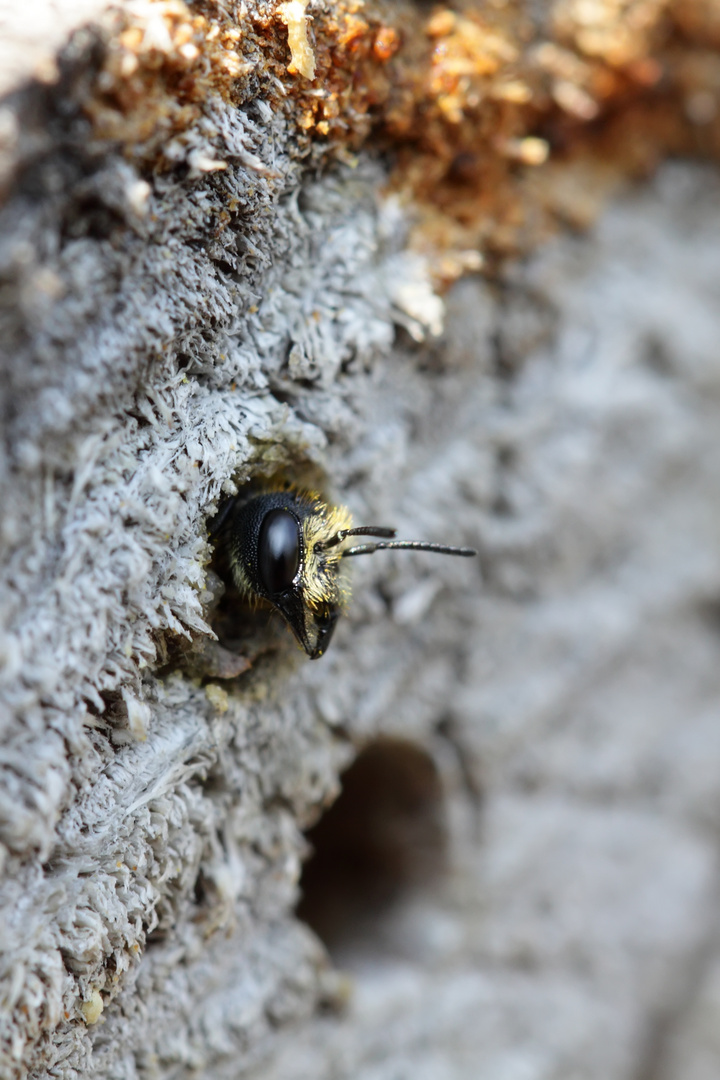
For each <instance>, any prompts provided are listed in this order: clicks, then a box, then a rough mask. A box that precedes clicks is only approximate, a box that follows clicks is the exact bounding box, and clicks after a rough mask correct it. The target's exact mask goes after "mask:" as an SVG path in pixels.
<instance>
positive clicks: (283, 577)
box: [258, 510, 300, 596]
mask: <svg viewBox="0 0 720 1080" xmlns="http://www.w3.org/2000/svg"><path fill="white" fill-rule="evenodd" d="M299 566H300V528H299V526H298V523H297V520H296V518H295V517H294V516H293V515H292V514H291V513H290V511H289V510H270V511H268V513H267V514H266V515H265V517H264V518H263V523H262V525H261V526H260V535H259V537H258V575H259V578H260V583H261V585H262V586H263V588H264V589H265V590H266V592H267V593H268V595H269V596H275V595H277V594H278V593H283V592H286V591H287V590H288V589H289V588H290V586H291V585H292V583H293V581H294V580H295V575H296V574H297V572H298V567H299Z"/></svg>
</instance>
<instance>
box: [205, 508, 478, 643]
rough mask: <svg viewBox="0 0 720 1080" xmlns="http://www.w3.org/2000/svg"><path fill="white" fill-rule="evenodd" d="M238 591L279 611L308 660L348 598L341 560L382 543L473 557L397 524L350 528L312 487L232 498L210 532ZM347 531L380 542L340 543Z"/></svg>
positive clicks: (346, 515)
mask: <svg viewBox="0 0 720 1080" xmlns="http://www.w3.org/2000/svg"><path fill="white" fill-rule="evenodd" d="M213 535H214V538H215V539H217V540H218V541H219V543H220V545H221V548H222V549H223V551H224V554H225V556H226V557H227V560H228V562H229V566H230V570H231V572H232V576H233V580H234V582H235V584H236V586H237V587H238V589H239V590H240V592H241V593H242V594H243V595H244V596H246V597H248V598H250V599H259V600H265V601H267V602H268V603H270V604H272V606H273V607H274V608H275V609H276V610H277V611H279V612H280V614H281V615H282V616H283V618H284V619H285V622H286V623H287V624H288V626H289V627H290V629H291V630H292V632H293V634H294V635H295V637H296V638H297V640H298V641H299V642H300V644H301V645H302V647H303V649H304V650H305V652H306V653H307V654H308V656H309V657H310V659H311V660H317V658H318V657H319V656H322V655H323V653H324V652H325V650H326V649H327V647H328V645H329V644H330V639H331V638H332V635H333V631H334V629H335V624H336V622H337V620H338V616H339V615H340V613H341V611H342V610H343V608H344V607H345V605H346V603H347V600H348V598H349V589H348V588H347V586H346V584H345V582H344V579H343V575H342V573H341V560H342V559H343V558H347V557H348V556H350V555H369V554H372V552H374V551H379V550H381V549H384V548H402V549H404V550H406V551H407V550H415V551H434V552H436V553H437V554H440V555H476V554H477V552H476V551H475V550H474V549H473V548H461V547H448V546H447V545H445V544H430V543H426V542H425V541H423V540H394V539H393V537H394V536H395V530H394V529H388V528H384V527H382V526H376V525H361V526H359V527H358V528H353V525H352V517H351V515H350V512H349V510H346V508H345V507H344V506H329V505H328V504H327V503H326V502H324V500H323V499H322V498H321V497H320V496H319V495H317V494H315V492H312V491H296V490H293V489H292V488H288V489H286V490H281V491H266V492H261V493H258V494H252V493H251V494H247V495H245V496H242V495H240V496H238V497H237V498H235V499H233V500H232V501H231V502H229V503H228V504H227V505H226V506H225V509H224V510H223V511H221V513H220V517H219V519H218V522H217V524H216V526H215V529H214V532H213ZM351 536H373V537H381V538H382V539H380V540H376V541H373V542H372V543H363V544H360V545H357V546H354V547H350V548H346V547H344V543H345V541H346V540H347V539H348V538H349V537H351Z"/></svg>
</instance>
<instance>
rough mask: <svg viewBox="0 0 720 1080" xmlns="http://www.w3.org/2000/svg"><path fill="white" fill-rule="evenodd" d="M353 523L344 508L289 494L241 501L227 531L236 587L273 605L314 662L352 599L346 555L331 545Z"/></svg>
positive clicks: (304, 494)
mask: <svg viewBox="0 0 720 1080" xmlns="http://www.w3.org/2000/svg"><path fill="white" fill-rule="evenodd" d="M350 524H351V518H350V514H349V512H348V511H347V510H345V508H344V507H332V506H328V505H327V503H325V502H324V501H323V500H322V499H321V498H320V497H319V496H318V495H315V494H314V493H312V492H299V491H293V490H289V491H270V492H266V493H264V494H260V495H255V496H253V497H251V498H249V499H248V500H247V501H245V502H239V503H236V504H235V505H234V506H232V507H231V510H230V514H229V517H228V520H227V522H226V523H223V526H222V530H223V534H224V535H225V536H227V543H228V548H229V555H230V566H231V570H232V575H233V578H234V580H235V584H236V585H237V586H238V588H239V589H240V591H241V592H242V593H244V594H245V595H246V596H250V597H255V598H260V599H262V600H266V601H268V602H269V603H270V604H272V605H273V607H275V608H276V609H277V610H278V611H279V612H280V614H281V615H282V616H283V618H284V619H285V621H286V622H287V624H288V626H289V627H290V629H291V630H292V632H293V634H294V635H295V637H296V638H297V640H298V641H299V642H300V644H301V645H302V647H303V649H304V650H305V652H306V653H307V654H308V656H309V657H310V658H311V659H312V660H315V659H317V658H318V657H320V656H322V655H323V653H324V652H325V650H326V649H327V647H328V645H329V644H330V639H331V638H332V635H333V631H334V629H335V624H336V622H337V619H338V616H339V615H340V612H341V611H342V609H343V607H344V605H345V601H346V599H347V593H346V590H345V588H344V587H343V584H342V581H341V575H340V560H341V557H342V552H341V549H340V547H339V546H338V545H337V544H331V546H329V547H326V544H327V543H328V542H329V541H332V540H333V538H334V537H335V536H336V535H337V534H338V532H342V530H343V529H347V528H349V527H350Z"/></svg>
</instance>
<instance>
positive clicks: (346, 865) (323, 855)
mask: <svg viewBox="0 0 720 1080" xmlns="http://www.w3.org/2000/svg"><path fill="white" fill-rule="evenodd" d="M307 839H308V841H309V843H310V845H311V847H312V852H313V853H312V855H311V856H310V858H309V859H308V861H307V863H306V865H305V868H304V871H303V875H302V880H301V891H302V897H301V900H300V903H299V905H298V908H297V914H298V917H299V918H301V919H303V920H304V921H305V922H306V923H308V924H309V925H310V926H311V927H312V929H313V930H314V931H315V932H316V933H317V935H318V936H319V937H320V938H321V939H322V941H323V942H324V943H325V945H326V946H327V947H328V949H330V950H331V951H334V950H336V949H337V948H338V947H340V946H344V945H346V944H351V943H353V942H355V941H357V940H358V939H359V938H364V939H365V940H366V941H368V940H371V939H372V937H373V931H374V930H376V929H377V928H378V927H379V925H380V923H381V921H382V917H383V915H385V914H386V913H388V912H390V911H391V910H394V909H395V908H396V907H397V905H398V904H399V903H401V902H402V900H403V898H405V897H407V896H408V895H409V894H412V893H414V892H415V891H416V890H418V889H421V888H422V889H424V888H428V887H430V886H431V885H432V884H434V883H435V882H436V881H437V880H438V878H439V877H440V875H441V874H442V871H443V869H444V865H445V847H446V835H445V827H444V820H443V805H442V789H441V784H440V777H439V775H438V772H437V769H436V767H435V764H434V762H433V760H432V758H431V757H430V756H429V755H428V754H427V753H426V752H425V751H424V750H422V749H421V748H419V747H417V746H415V745H414V744H413V743H410V742H406V741H404V740H400V739H380V740H377V741H376V742H373V743H371V744H370V745H369V746H368V747H366V748H365V749H364V750H363V751H362V752H361V753H360V755H359V756H358V758H357V759H356V761H355V762H354V763H353V765H351V767H350V768H349V769H348V770H347V772H346V773H345V774H344V776H343V778H342V791H341V794H340V796H339V797H338V799H337V801H336V802H335V803H334V804H333V806H331V807H330V809H329V810H328V811H327V812H326V813H325V814H324V815H323V816H322V818H321V819H320V820H319V821H318V823H317V825H315V826H314V827H313V828H312V829H311V830H310V831H309V832H308V834H307Z"/></svg>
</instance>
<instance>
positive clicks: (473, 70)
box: [84, 0, 720, 284]
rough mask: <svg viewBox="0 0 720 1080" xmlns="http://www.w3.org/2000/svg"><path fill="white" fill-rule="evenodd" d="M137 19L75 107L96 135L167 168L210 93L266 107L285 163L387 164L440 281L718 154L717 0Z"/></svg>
mask: <svg viewBox="0 0 720 1080" xmlns="http://www.w3.org/2000/svg"><path fill="white" fill-rule="evenodd" d="M139 10H142V12H143V14H142V16H141V15H138V14H136V15H133V16H130V15H127V14H118V15H117V16H116V17H115V24H114V26H113V29H112V30H111V32H109V33H108V35H107V38H106V41H105V44H104V57H103V60H102V63H101V67H100V70H99V72H98V75H97V78H96V80H95V82H94V85H93V87H92V91H91V92H90V93H89V94H88V95H87V97H86V100H85V101H84V109H85V112H86V113H87V115H88V116H90V117H91V119H92V122H93V128H94V131H95V135H96V137H97V138H98V139H99V140H111V141H114V142H118V143H120V144H121V145H122V147H123V149H124V152H125V153H126V154H127V155H128V156H129V157H130V158H131V159H133V160H134V161H135V162H136V163H137V164H138V165H139V166H140V167H141V168H142V169H144V170H147V171H153V170H160V171H162V170H165V169H168V168H172V167H173V155H172V152H169V149H168V148H172V145H173V139H176V138H177V137H182V136H183V133H186V132H188V131H189V130H191V129H192V127H193V125H196V124H198V122H200V120H201V118H202V116H203V113H204V110H205V109H206V107H207V103H208V102H209V101H210V100H211V99H212V96H213V95H215V94H219V95H220V96H221V97H223V98H224V99H225V100H229V101H231V102H237V103H241V102H247V101H248V100H250V99H252V98H255V97H259V98H262V99H264V100H265V101H266V102H268V103H269V104H270V106H271V107H272V108H273V109H274V110H280V111H282V112H283V113H284V114H285V116H286V117H287V118H288V120H289V122H290V123H291V124H293V125H294V127H295V132H296V134H295V144H296V146H297V152H298V155H301V156H303V157H305V156H307V155H308V154H310V155H311V156H314V157H315V158H317V157H322V156H329V157H333V156H335V157H338V156H339V157H340V158H341V159H343V158H344V159H345V160H352V154H353V152H355V151H356V150H357V149H358V148H359V147H360V146H362V145H365V146H372V147H374V148H376V149H377V150H379V151H381V152H383V153H384V154H386V155H388V158H389V160H390V162H391V164H392V171H391V178H390V189H391V190H392V191H394V192H395V193H397V195H398V196H399V197H400V198H401V199H402V200H403V201H404V202H405V204H406V205H407V206H408V207H409V208H410V212H411V215H412V217H413V219H414V221H415V225H414V230H413V234H412V239H411V242H412V244H413V246H415V247H416V248H419V249H421V250H423V251H425V252H426V253H427V254H428V255H430V257H431V260H432V265H433V267H434V270H435V276H436V279H437V282H438V284H442V283H447V282H449V281H452V280H453V279H454V278H456V277H457V276H459V275H460V274H462V273H463V272H465V271H466V270H468V269H477V268H478V267H479V266H480V265H481V264H482V263H483V262H484V263H486V264H488V263H489V264H490V265H492V262H493V260H495V259H497V258H501V257H503V256H505V255H507V254H516V253H521V252H523V251H525V250H528V249H529V248H530V247H531V246H533V245H535V244H536V243H538V242H539V241H540V240H541V239H542V238H543V237H544V236H545V235H547V233H548V232H549V231H551V230H552V229H553V228H554V227H555V226H556V223H557V221H558V220H562V221H564V222H566V223H569V224H570V225H572V226H574V227H585V226H587V225H588V224H589V223H591V222H592V221H593V220H594V218H595V216H596V214H597V212H598V210H599V209H600V207H601V206H602V205H603V202H604V199H605V197H606V195H607V192H608V191H609V190H611V189H612V188H614V186H615V185H616V184H617V183H618V182H620V181H622V180H624V179H627V178H628V177H635V176H641V175H644V174H646V173H647V172H648V171H649V170H651V169H652V168H653V167H654V165H655V164H656V163H657V161H658V160H659V159H661V158H662V157H664V156H667V155H668V154H670V153H693V154H702V155H708V156H712V157H715V156H717V153H718V148H719V147H720V14H719V11H720V8H719V7H718V5H717V3H716V2H714V0H555V2H554V3H551V4H549V5H548V6H547V9H546V11H545V14H544V19H543V21H542V22H540V21H538V17H537V8H536V5H532V4H530V3H529V2H528V0H458V2H457V4H456V6H454V7H452V8H451V7H444V6H436V7H434V8H427V7H424V6H421V5H413V4H411V3H409V2H407V0H400V2H398V3H395V4H393V5H390V4H387V3H382V2H380V0H368V2H367V3H363V2H362V0H338V2H337V3H330V2H327V0H326V2H325V3H323V2H322V0H320V2H315V3H312V2H311V3H309V4H307V5H303V3H302V2H300V0H291V2H290V3H282V4H277V3H274V2H268V3H265V4H261V5H260V6H259V7H256V8H255V9H254V11H253V13H252V14H248V13H245V14H244V15H242V17H240V18H236V17H235V15H234V14H233V13H232V12H233V11H234V10H235V9H234V7H233V9H232V11H231V9H230V8H229V7H228V8H226V7H224V6H223V5H222V4H221V3H213V2H211V0H201V2H200V3H197V4H193V5H192V6H188V5H186V4H185V3H184V2H183V0H150V2H148V3H146V4H145V5H144V7H143V8H142V9H139ZM221 167H223V163H222V162H213V161H212V160H208V161H207V162H204V163H203V162H201V163H200V165H199V168H200V169H201V170H203V169H205V170H206V171H212V169H213V168H221Z"/></svg>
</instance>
